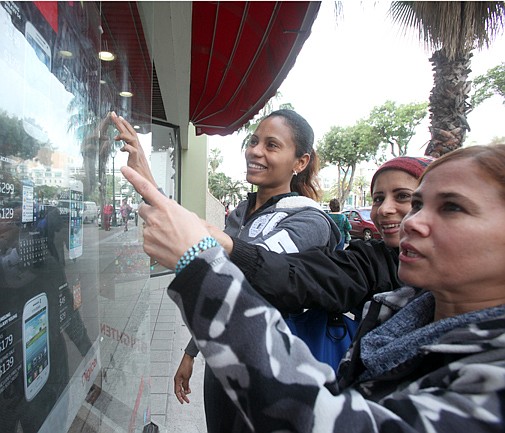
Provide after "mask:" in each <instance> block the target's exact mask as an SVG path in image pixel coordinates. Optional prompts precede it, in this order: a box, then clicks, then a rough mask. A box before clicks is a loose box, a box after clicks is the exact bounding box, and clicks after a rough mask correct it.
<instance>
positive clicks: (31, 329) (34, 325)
mask: <svg viewBox="0 0 505 433" xmlns="http://www.w3.org/2000/svg"><path fill="white" fill-rule="evenodd" d="M48 322H49V318H48V311H47V295H46V294H45V293H40V294H39V295H37V296H35V297H34V298H32V299H30V300H29V301H28V302H27V303H26V304H25V306H24V308H23V371H24V388H25V398H26V400H27V401H30V400H33V399H34V398H35V396H36V395H37V394H38V393H39V391H40V390H41V389H42V387H43V386H44V385H45V383H46V382H47V378H48V377H49V368H50V367H49V366H50V357H49V333H48V326H49V323H48Z"/></svg>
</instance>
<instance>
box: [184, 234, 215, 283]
mask: <svg viewBox="0 0 505 433" xmlns="http://www.w3.org/2000/svg"><path fill="white" fill-rule="evenodd" d="M218 245H219V244H218V242H217V241H216V240H215V239H214V238H213V237H211V236H207V237H205V238H203V239H202V240H201V241H200V242H198V243H197V244H195V245H193V246H192V247H191V248H189V249H188V250H187V251H186V252H185V253H184V254H183V255H182V257H181V258H180V259H179V261H178V262H177V265H175V273H176V274H179V273H180V272H181V271H182V270H183V269H184V268H185V267H186V266H188V265H189V264H190V263H191V262H192V261H193V260H195V259H196V258H197V257H198V254H200V253H201V252H203V251H205V250H208V249H209V248H212V247H217V246H218Z"/></svg>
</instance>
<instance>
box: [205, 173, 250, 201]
mask: <svg viewBox="0 0 505 433" xmlns="http://www.w3.org/2000/svg"><path fill="white" fill-rule="evenodd" d="M244 189H245V187H244V184H243V183H242V182H240V181H238V180H233V179H231V178H230V177H228V176H226V174H224V173H221V172H216V173H209V191H210V193H211V194H212V195H213V196H214V197H216V198H217V199H218V200H219V201H220V202H221V203H223V204H225V203H234V204H236V203H237V202H238V201H240V200H242V199H243V194H242V192H243V191H244Z"/></svg>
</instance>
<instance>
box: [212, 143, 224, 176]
mask: <svg viewBox="0 0 505 433" xmlns="http://www.w3.org/2000/svg"><path fill="white" fill-rule="evenodd" d="M222 162H223V157H222V156H221V151H220V150H219V149H217V148H214V149H211V150H210V156H209V173H215V172H216V170H217V169H218V167H219V166H220V165H221V163H222Z"/></svg>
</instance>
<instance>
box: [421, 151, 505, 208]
mask: <svg viewBox="0 0 505 433" xmlns="http://www.w3.org/2000/svg"><path fill="white" fill-rule="evenodd" d="M461 159H469V160H470V161H472V162H473V163H475V165H477V167H479V168H480V169H481V171H482V174H483V175H484V176H487V177H488V178H489V179H491V180H494V181H495V182H497V183H498V184H499V185H500V186H501V188H502V192H501V196H502V197H503V199H504V200H505V144H490V145H488V146H469V147H465V148H461V149H457V150H453V151H452V152H449V153H446V154H445V155H443V156H441V157H440V158H438V159H437V160H435V161H434V162H432V163H431V164H430V165H429V166H428V168H426V170H425V171H424V173H423V175H422V176H421V178H420V179H419V183H421V182H422V180H423V179H424V177H425V176H426V174H427V173H429V172H430V171H432V170H433V169H435V168H437V167H438V166H440V165H442V164H445V163H446V162H450V161H457V160H461Z"/></svg>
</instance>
